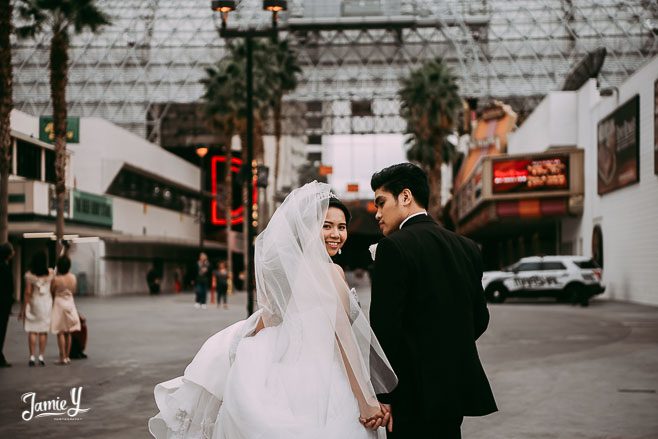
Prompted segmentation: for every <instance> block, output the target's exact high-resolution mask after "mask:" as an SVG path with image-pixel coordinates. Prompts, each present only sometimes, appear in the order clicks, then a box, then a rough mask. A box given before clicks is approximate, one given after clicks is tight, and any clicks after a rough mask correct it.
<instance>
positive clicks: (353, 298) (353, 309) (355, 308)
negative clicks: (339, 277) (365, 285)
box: [349, 288, 361, 323]
mask: <svg viewBox="0 0 658 439" xmlns="http://www.w3.org/2000/svg"><path fill="white" fill-rule="evenodd" d="M349 300H350V323H352V322H354V320H356V318H357V317H359V312H361V303H359V296H358V295H357V294H356V289H354V288H352V289H351V290H350V294H349Z"/></svg>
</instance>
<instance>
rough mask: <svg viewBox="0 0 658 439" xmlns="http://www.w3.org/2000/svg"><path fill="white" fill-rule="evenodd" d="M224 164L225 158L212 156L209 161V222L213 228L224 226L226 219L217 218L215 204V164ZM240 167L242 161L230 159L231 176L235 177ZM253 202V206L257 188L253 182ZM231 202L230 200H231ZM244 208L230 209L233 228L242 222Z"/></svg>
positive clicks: (235, 158) (216, 204)
mask: <svg viewBox="0 0 658 439" xmlns="http://www.w3.org/2000/svg"><path fill="white" fill-rule="evenodd" d="M225 162H226V156H220V155H216V156H213V157H212V159H211V161H210V175H211V182H210V192H211V194H212V200H210V212H211V214H210V222H211V223H212V224H213V225H215V226H226V218H220V217H219V216H218V212H217V211H218V203H217V197H218V194H217V164H218V163H225ZM241 166H242V159H240V158H238V157H232V158H231V172H232V173H233V176H234V177H235V176H236V175H237V174H238V173H239V172H240V167H241ZM252 196H253V200H254V204H255V203H258V187H257V186H256V182H255V181H254V189H253V195H252ZM231 201H232V200H231ZM243 213H244V206H242V205H241V206H240V207H238V208H237V209H232V210H231V225H232V226H235V225H238V224H242V222H244V215H243Z"/></svg>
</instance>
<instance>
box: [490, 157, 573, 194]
mask: <svg viewBox="0 0 658 439" xmlns="http://www.w3.org/2000/svg"><path fill="white" fill-rule="evenodd" d="M568 188H569V158H568V157H567V156H556V157H544V158H537V159H533V158H528V159H512V160H497V161H494V162H493V192H494V193H496V194H500V193H516V192H534V191H540V192H545V191H556V190H566V189H568Z"/></svg>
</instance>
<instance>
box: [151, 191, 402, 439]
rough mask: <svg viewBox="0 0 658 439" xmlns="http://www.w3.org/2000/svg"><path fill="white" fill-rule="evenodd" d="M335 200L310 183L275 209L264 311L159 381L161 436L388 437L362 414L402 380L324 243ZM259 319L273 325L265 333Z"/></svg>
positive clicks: (261, 282)
mask: <svg viewBox="0 0 658 439" xmlns="http://www.w3.org/2000/svg"><path fill="white" fill-rule="evenodd" d="M328 196H329V189H328V186H327V185H324V184H321V183H310V184H308V185H306V186H304V187H303V188H301V189H297V190H295V191H293V192H292V193H291V194H290V195H289V196H288V198H286V201H285V202H284V203H283V204H282V206H281V207H280V208H279V209H278V210H277V212H276V213H275V214H274V216H273V217H272V219H271V220H270V223H269V224H268V226H267V229H266V230H265V231H264V232H263V233H261V235H259V236H258V238H257V240H256V252H255V266H256V281H257V293H258V303H259V306H260V307H261V309H259V310H258V311H257V312H256V313H255V314H253V315H252V316H251V317H249V318H248V319H246V320H243V321H240V322H238V323H235V324H233V325H231V326H229V327H228V328H226V329H224V330H222V331H220V332H218V333H217V334H215V335H213V336H212V337H210V338H209V339H208V340H207V341H206V342H205V343H204V345H203V346H202V348H201V349H200V350H199V352H198V353H197V355H196V356H195V357H194V359H193V360H192V362H191V363H190V364H189V365H188V366H187V368H186V369H185V373H184V375H183V376H182V377H178V378H175V379H173V380H170V381H167V382H164V383H160V384H158V385H157V386H156V387H155V400H156V404H157V406H158V409H159V410H160V413H158V414H157V415H156V416H155V417H153V418H151V419H150V420H149V431H150V432H151V434H152V435H153V436H155V437H156V438H158V439H165V438H167V439H169V438H187V439H197V438H198V439H201V438H203V439H211V438H212V439H374V438H385V437H386V433H385V430H384V429H383V428H380V429H378V430H377V431H375V432H373V431H371V430H368V429H366V428H365V427H364V426H363V425H361V423H360V422H359V416H360V413H361V411H362V410H365V412H366V413H374V412H373V410H379V405H378V403H377V400H376V397H375V393H384V392H389V391H390V390H392V388H393V387H394V386H395V384H396V383H397V379H396V377H395V374H394V373H393V372H392V369H391V368H390V364H389V363H388V361H387V360H386V357H385V355H384V354H383V352H382V351H381V347H380V346H379V344H378V343H377V340H376V338H375V337H374V335H373V334H372V330H371V329H370V326H369V324H368V322H367V320H366V318H365V316H364V315H363V313H362V311H361V309H360V306H359V305H358V302H357V300H356V295H355V294H354V293H353V292H352V294H350V292H349V290H348V287H347V284H346V283H345V281H344V279H342V278H340V276H338V279H337V277H336V276H335V273H336V272H335V267H334V266H333V264H331V260H330V259H329V257H328V255H327V253H326V250H325V249H324V243H323V242H322V240H321V238H320V230H321V226H322V221H323V220H324V217H325V215H326V211H327V203H328V201H327V197H328ZM259 321H260V322H262V323H263V324H264V326H265V327H264V328H263V329H261V330H260V331H258V332H257V333H256V327H257V325H258V323H259ZM348 370H349V372H348ZM353 388H356V389H357V392H358V393H359V395H360V396H361V398H360V403H358V402H357V398H356V397H355V393H354V390H353ZM359 405H361V409H360V408H359Z"/></svg>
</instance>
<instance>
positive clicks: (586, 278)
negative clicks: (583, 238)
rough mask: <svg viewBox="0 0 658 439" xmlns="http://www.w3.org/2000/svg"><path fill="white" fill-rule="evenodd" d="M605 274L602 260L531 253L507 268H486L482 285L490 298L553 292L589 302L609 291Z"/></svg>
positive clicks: (585, 303) (581, 302)
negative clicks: (605, 281) (604, 281)
mask: <svg viewBox="0 0 658 439" xmlns="http://www.w3.org/2000/svg"><path fill="white" fill-rule="evenodd" d="M601 275H602V272H601V268H600V267H599V266H598V264H597V263H596V262H595V261H594V260H593V259H591V258H587V257H584V256H531V257H527V258H522V259H521V260H519V261H518V262H517V263H515V264H512V265H510V266H509V267H507V268H505V269H503V271H485V272H484V273H483V275H482V288H484V293H485V295H486V296H487V300H489V301H490V302H497V303H501V302H504V301H505V299H506V298H507V297H511V296H516V297H545V296H552V297H555V298H557V299H558V300H562V301H571V302H572V303H579V304H580V305H582V306H587V305H588V304H589V299H590V298H591V297H592V296H595V295H597V294H601V293H603V291H605V286H603V284H602V283H601Z"/></svg>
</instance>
